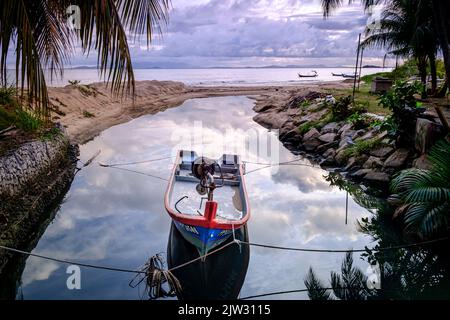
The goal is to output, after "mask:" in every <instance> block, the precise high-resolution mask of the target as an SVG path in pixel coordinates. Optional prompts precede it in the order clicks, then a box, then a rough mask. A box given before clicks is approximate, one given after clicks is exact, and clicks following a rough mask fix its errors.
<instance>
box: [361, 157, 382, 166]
mask: <svg viewBox="0 0 450 320" xmlns="http://www.w3.org/2000/svg"><path fill="white" fill-rule="evenodd" d="M383 164H384V163H383V161H381V159H380V158H377V157H374V156H370V157H369V159H367V161H366V162H365V163H364V165H363V168H364V169H374V168H381V167H383Z"/></svg>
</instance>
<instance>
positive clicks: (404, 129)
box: [380, 81, 425, 146]
mask: <svg viewBox="0 0 450 320" xmlns="http://www.w3.org/2000/svg"><path fill="white" fill-rule="evenodd" d="M422 91H423V85H422V84H421V83H420V82H414V83H411V84H410V83H406V82H401V81H400V82H397V83H396V84H395V85H394V86H393V88H392V89H391V90H390V91H388V92H387V93H386V94H384V95H383V96H382V97H381V98H380V105H381V106H383V108H387V109H389V110H391V111H392V116H391V121H392V122H393V124H394V126H392V132H391V134H392V135H396V136H397V142H398V144H399V145H404V146H410V145H411V144H412V143H413V142H414V134H415V125H416V119H417V116H418V114H420V113H421V112H423V111H425V109H424V108H419V107H418V104H417V100H416V98H415V97H414V95H415V94H417V93H420V92H422Z"/></svg>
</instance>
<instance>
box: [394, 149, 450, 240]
mask: <svg viewBox="0 0 450 320" xmlns="http://www.w3.org/2000/svg"><path fill="white" fill-rule="evenodd" d="M428 158H429V160H430V162H431V163H432V168H431V170H422V169H416V168H412V169H407V170H404V171H401V172H400V173H399V174H398V175H397V176H396V177H395V178H394V179H393V181H392V182H391V189H392V191H393V192H394V195H393V196H391V202H393V203H396V204H397V205H398V209H397V210H396V213H395V214H396V215H397V216H403V217H404V227H405V231H406V232H407V233H412V234H414V235H416V236H418V237H420V238H422V239H429V238H432V237H439V236H443V235H448V234H449V229H448V228H449V219H450V183H449V181H450V164H449V159H450V142H449V141H447V140H442V141H439V142H438V143H437V144H436V145H435V146H434V147H433V148H432V149H431V150H430V152H429V156H428Z"/></svg>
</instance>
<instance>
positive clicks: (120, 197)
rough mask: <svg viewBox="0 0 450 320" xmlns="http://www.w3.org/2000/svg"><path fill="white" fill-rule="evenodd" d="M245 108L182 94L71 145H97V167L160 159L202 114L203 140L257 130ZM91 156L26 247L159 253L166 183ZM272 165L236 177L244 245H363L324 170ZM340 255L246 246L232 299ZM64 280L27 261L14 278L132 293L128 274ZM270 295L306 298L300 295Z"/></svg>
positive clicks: (335, 264)
mask: <svg viewBox="0 0 450 320" xmlns="http://www.w3.org/2000/svg"><path fill="white" fill-rule="evenodd" d="M252 106H253V100H250V99H248V98H245V97H226V98H209V99H196V100H190V101H187V102H185V103H184V104H183V105H182V106H181V107H179V108H174V109H169V110H167V111H165V112H162V113H159V114H157V115H153V116H144V117H141V118H138V119H135V120H132V121H130V122H129V123H126V124H122V125H118V126H115V127H112V128H110V129H108V130H106V131H104V132H103V133H102V134H101V135H100V136H99V137H97V138H95V139H94V140H93V141H91V142H89V143H87V144H86V145H83V146H81V160H82V161H86V160H87V159H89V158H90V157H91V156H92V155H93V154H95V152H96V151H97V150H99V149H100V150H101V154H100V156H99V157H98V158H97V159H96V162H97V161H98V162H101V163H122V162H130V161H141V160H147V159H153V158H160V157H166V156H168V155H170V154H171V153H172V151H173V150H172V147H173V146H174V143H175V142H174V141H173V136H172V134H173V132H174V130H175V129H177V128H180V127H185V128H188V127H191V126H192V125H193V123H194V121H198V120H201V119H204V120H205V121H203V127H204V128H205V129H206V132H207V133H208V135H209V137H208V139H207V141H208V142H210V143H211V145H210V146H213V144H212V143H213V142H214V141H215V138H216V136H215V135H218V134H220V132H221V131H224V130H227V129H229V130H230V129H232V130H234V132H236V134H239V132H243V131H246V130H248V129H251V128H254V129H258V130H262V128H261V127H260V126H259V125H258V124H256V123H255V122H253V120H252V118H253V116H254V111H252ZM266 134H268V133H267V131H266ZM231 140H233V139H231ZM237 140H238V137H236V140H235V141H237ZM198 147H199V146H198ZM279 149H280V161H289V160H293V159H295V158H296V156H294V155H293V154H291V153H290V152H289V151H288V150H286V149H285V148H284V147H283V146H282V145H281V144H280V146H279ZM96 162H94V163H93V164H92V165H91V166H89V167H87V168H85V169H83V171H81V172H80V173H79V174H78V175H77V176H76V178H75V181H74V182H73V185H72V187H71V189H70V191H69V193H68V195H67V197H66V200H65V202H64V203H63V204H62V206H61V209H60V211H59V213H58V215H57V216H56V219H55V220H54V222H53V223H52V224H51V225H50V226H49V227H48V229H47V230H46V232H45V234H44V235H43V237H42V239H41V240H40V242H39V244H38V246H37V248H36V250H35V251H36V252H39V253H41V254H44V255H50V256H54V257H58V258H63V259H72V260H76V261H81V262H88V263H95V264H106V265H113V266H117V267H124V268H133V269H135V268H138V267H139V266H140V265H142V264H143V263H144V262H145V260H146V259H147V258H148V257H150V256H152V255H154V254H155V253H159V252H165V251H166V246H167V239H168V235H169V228H170V219H169V217H168V215H167V214H166V212H165V209H164V205H163V196H164V192H165V188H166V183H164V182H161V181H160V180H156V179H152V178H149V177H146V176H141V175H137V174H133V173H129V172H123V171H119V170H113V169H108V168H102V167H99V166H98V164H97V163H96ZM305 162H306V160H305ZM171 167H172V161H171V160H165V161H160V162H153V163H147V164H140V165H135V166H132V167H130V169H133V170H138V171H142V172H147V173H150V174H156V175H159V176H163V177H168V176H169V174H170V169H171ZM248 168H249V169H251V168H258V166H257V165H248ZM277 169H278V170H275V171H276V172H275V171H274V170H270V169H265V170H260V171H257V172H254V173H251V174H249V175H248V176H247V178H246V181H247V189H248V192H249V196H250V204H251V209H252V217H251V219H250V222H249V232H250V241H252V242H260V243H267V244H274V245H283V246H293V247H313V248H338V249H342V248H343V249H347V248H359V247H364V246H365V245H367V244H368V241H369V239H368V238H367V237H365V236H364V235H362V234H360V233H359V232H358V231H357V229H356V226H355V223H356V219H358V218H361V217H364V216H367V215H368V214H369V212H368V211H367V210H365V209H363V208H361V207H359V206H358V205H357V204H356V203H355V202H354V201H353V200H352V199H351V198H350V203H349V224H348V225H345V224H344V220H345V192H343V191H339V190H338V189H336V188H334V187H330V186H329V184H328V182H327V181H325V179H324V177H323V176H324V174H326V172H325V171H323V170H321V169H318V168H309V167H303V166H283V167H280V168H277ZM342 257H343V255H342V254H331V255H330V254H313V253H292V252H282V251H273V250H266V249H260V248H252V249H251V257H250V266H249V269H248V273H247V277H246V282H245V283H244V286H243V288H242V292H241V295H242V296H245V295H253V294H260V293H264V292H268V291H278V290H289V289H296V288H302V287H303V277H304V276H305V274H306V272H307V270H308V268H309V266H313V267H314V268H315V270H316V271H317V273H318V275H319V276H320V277H326V278H328V274H329V272H330V271H331V270H336V269H338V268H339V266H340V263H341V260H342ZM355 260H356V261H357V260H358V259H355ZM357 262H358V261H357ZM359 263H362V262H359ZM66 279H67V275H66V274H65V266H62V267H60V268H58V267H54V266H53V264H42V262H39V261H37V259H31V258H30V259H29V260H28V262H27V266H26V269H25V271H24V274H23V280H22V281H23V288H22V289H23V295H24V298H25V299H52V298H58V299H71V298H77V299H80V298H81V299H92V298H97V299H138V298H139V296H138V292H137V290H135V289H131V288H129V287H128V282H129V281H130V280H131V277H130V275H129V274H117V273H111V272H107V271H98V270H86V269H82V290H81V291H78V292H75V291H69V290H67V289H66V287H65V283H66ZM274 298H306V295H289V296H275V297H274Z"/></svg>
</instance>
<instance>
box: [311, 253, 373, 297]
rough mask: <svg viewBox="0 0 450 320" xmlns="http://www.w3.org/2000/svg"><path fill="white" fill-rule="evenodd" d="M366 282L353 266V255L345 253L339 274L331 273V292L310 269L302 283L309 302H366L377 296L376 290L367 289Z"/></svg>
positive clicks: (365, 277)
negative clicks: (306, 291) (337, 300)
mask: <svg viewBox="0 0 450 320" xmlns="http://www.w3.org/2000/svg"><path fill="white" fill-rule="evenodd" d="M367 280H368V279H367V276H366V275H365V274H364V273H363V271H362V270H360V269H359V268H357V267H354V266H353V253H351V252H347V254H346V255H345V259H344V261H343V262H342V265H341V274H339V273H337V272H334V271H332V272H331V278H330V284H331V290H329V289H328V288H327V286H324V285H323V284H322V282H321V281H320V280H319V279H318V278H317V276H316V275H315V273H314V271H313V269H312V268H310V269H309V272H308V275H307V276H306V278H305V280H304V283H305V286H306V288H307V289H308V296H309V298H310V299H311V300H335V299H339V300H367V299H370V298H371V297H375V296H376V294H377V291H376V290H371V289H370V288H368V287H367V283H368V281H367ZM331 293H333V295H332V294H331Z"/></svg>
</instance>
